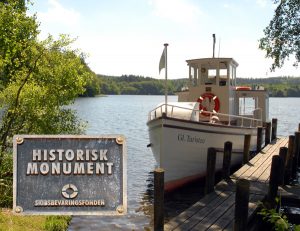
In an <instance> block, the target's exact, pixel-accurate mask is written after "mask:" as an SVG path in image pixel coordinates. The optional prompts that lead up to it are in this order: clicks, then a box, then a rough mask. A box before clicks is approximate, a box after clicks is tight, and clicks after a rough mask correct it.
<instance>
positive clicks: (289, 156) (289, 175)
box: [284, 135, 295, 184]
mask: <svg viewBox="0 0 300 231" xmlns="http://www.w3.org/2000/svg"><path fill="white" fill-rule="evenodd" d="M294 142H295V136H294V135H290V136H289V143H288V153H287V157H286V168H285V174H284V183H285V184H288V183H289V182H290V179H291V178H292V172H293V155H294Z"/></svg>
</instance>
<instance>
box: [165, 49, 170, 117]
mask: <svg viewBox="0 0 300 231" xmlns="http://www.w3.org/2000/svg"><path fill="white" fill-rule="evenodd" d="M168 45H169V44H168V43H165V44H164V46H165V113H166V115H168V107H167V103H168V82H167V80H168V63H167V61H168V59H167V57H168V55H167V54H168V53H167V47H168Z"/></svg>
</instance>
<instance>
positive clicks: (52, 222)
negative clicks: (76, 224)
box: [45, 216, 71, 231]
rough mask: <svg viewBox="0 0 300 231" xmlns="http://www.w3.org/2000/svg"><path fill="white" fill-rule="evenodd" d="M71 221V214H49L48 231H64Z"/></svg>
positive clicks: (46, 223)
mask: <svg viewBox="0 0 300 231" xmlns="http://www.w3.org/2000/svg"><path fill="white" fill-rule="evenodd" d="M70 221H71V217H70V216H48V217H47V218H46V222H45V230H46V231H64V230H67V228H68V225H69V223H70Z"/></svg>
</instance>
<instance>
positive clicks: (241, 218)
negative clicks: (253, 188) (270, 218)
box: [233, 179, 250, 231]
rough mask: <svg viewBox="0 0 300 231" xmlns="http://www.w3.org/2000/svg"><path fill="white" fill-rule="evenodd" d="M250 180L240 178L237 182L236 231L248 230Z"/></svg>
mask: <svg viewBox="0 0 300 231" xmlns="http://www.w3.org/2000/svg"><path fill="white" fill-rule="evenodd" d="M249 188H250V182H249V181H248V180H246V179H239V180H238V181H237V184H236V194H235V212H234V229H233V230H234V231H242V230H247V223H248V206H249Z"/></svg>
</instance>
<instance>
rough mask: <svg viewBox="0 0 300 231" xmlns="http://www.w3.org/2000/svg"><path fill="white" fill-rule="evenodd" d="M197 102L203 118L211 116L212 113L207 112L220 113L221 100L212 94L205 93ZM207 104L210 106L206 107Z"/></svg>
mask: <svg viewBox="0 0 300 231" xmlns="http://www.w3.org/2000/svg"><path fill="white" fill-rule="evenodd" d="M197 102H198V103H199V110H200V113H201V115H203V116H210V113H208V112H205V111H211V112H213V113H217V112H219V109H220V100H219V98H218V97H217V96H216V95H214V94H212V93H204V94H202V95H201V96H200V97H199V98H198V100H197ZM203 102H205V104H209V105H204V103H203ZM211 104H213V108H212V105H211Z"/></svg>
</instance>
